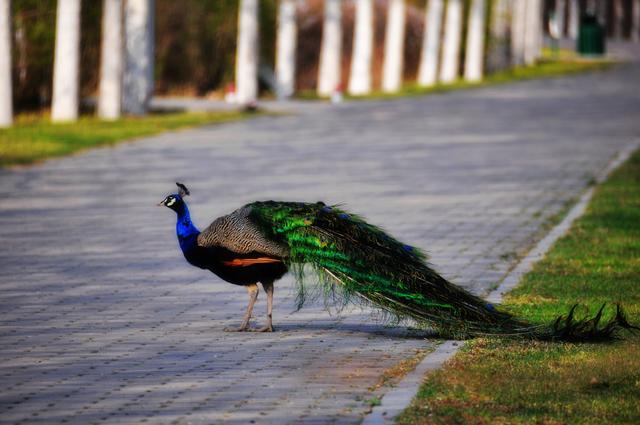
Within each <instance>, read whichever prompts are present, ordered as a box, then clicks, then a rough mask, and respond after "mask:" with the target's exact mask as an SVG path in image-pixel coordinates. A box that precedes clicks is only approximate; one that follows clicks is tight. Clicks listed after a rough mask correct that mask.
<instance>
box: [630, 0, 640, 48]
mask: <svg viewBox="0 0 640 425" xmlns="http://www.w3.org/2000/svg"><path fill="white" fill-rule="evenodd" d="M631 40H633V41H635V42H638V41H640V0H631Z"/></svg>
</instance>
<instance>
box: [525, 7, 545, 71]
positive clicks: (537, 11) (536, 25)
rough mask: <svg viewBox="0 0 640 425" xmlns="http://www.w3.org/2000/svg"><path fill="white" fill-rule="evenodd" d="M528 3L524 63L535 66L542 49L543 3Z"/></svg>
mask: <svg viewBox="0 0 640 425" xmlns="http://www.w3.org/2000/svg"><path fill="white" fill-rule="evenodd" d="M526 3H527V6H526V14H525V16H526V20H525V31H524V33H525V35H524V37H525V42H524V63H525V64H526V65H533V64H534V63H535V62H536V61H537V60H538V58H539V57H540V52H541V49H542V1H541V0H527V2H526Z"/></svg>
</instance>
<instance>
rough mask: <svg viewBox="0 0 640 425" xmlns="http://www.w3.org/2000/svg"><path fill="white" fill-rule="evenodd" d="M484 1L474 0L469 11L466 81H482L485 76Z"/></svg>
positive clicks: (465, 61) (465, 62)
mask: <svg viewBox="0 0 640 425" xmlns="http://www.w3.org/2000/svg"><path fill="white" fill-rule="evenodd" d="M484 7H485V2H484V0H472V1H471V9H470V10H469V23H468V27H467V28H468V29H467V46H466V51H465V60H464V79H465V80H467V81H472V82H474V81H480V80H482V76H483V74H484V28H485V26H484V16H485V13H484Z"/></svg>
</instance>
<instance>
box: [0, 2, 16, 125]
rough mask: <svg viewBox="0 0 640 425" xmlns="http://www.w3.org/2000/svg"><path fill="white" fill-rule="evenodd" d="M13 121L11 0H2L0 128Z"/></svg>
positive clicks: (0, 24) (0, 13)
mask: <svg viewBox="0 0 640 425" xmlns="http://www.w3.org/2000/svg"><path fill="white" fill-rule="evenodd" d="M12 123H13V94H12V92H11V1H10V0H0V128H2V127H9V126H11V124H12Z"/></svg>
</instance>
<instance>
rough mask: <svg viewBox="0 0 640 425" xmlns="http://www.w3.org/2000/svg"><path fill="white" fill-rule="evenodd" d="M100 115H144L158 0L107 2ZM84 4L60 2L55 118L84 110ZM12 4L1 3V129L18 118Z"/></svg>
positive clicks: (1, 0) (150, 89) (72, 0)
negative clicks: (81, 72) (81, 93)
mask: <svg viewBox="0 0 640 425" xmlns="http://www.w3.org/2000/svg"><path fill="white" fill-rule="evenodd" d="M103 2H104V3H103V15H102V46H101V60H100V83H99V95H98V105H97V106H98V115H99V116H100V117H101V118H103V119H106V120H113V119H117V118H119V117H120V116H121V114H122V112H127V113H130V114H144V113H146V111H147V107H148V102H149V99H151V95H152V93H153V32H154V22H153V16H154V0H124V1H123V0H103ZM80 4H81V0H58V3H57V12H56V41H55V56H54V65H53V97H52V102H51V120H52V121H54V122H65V121H74V120H76V119H77V118H78V111H79V85H80V75H79V70H80ZM12 115H13V109H12V89H11V1H10V0H0V127H8V126H10V125H11V124H12V120H13V116H12Z"/></svg>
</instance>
